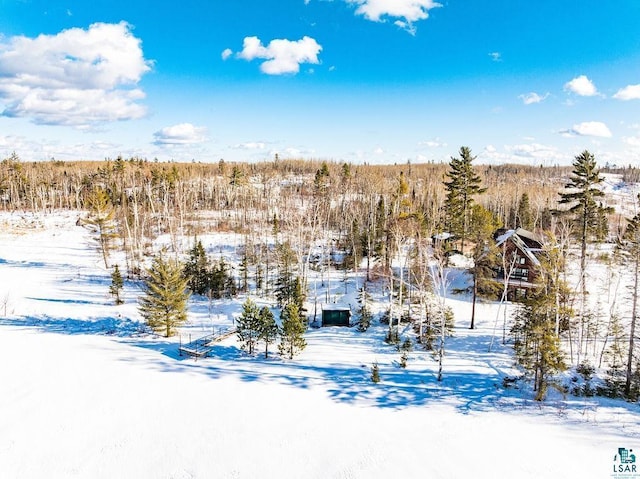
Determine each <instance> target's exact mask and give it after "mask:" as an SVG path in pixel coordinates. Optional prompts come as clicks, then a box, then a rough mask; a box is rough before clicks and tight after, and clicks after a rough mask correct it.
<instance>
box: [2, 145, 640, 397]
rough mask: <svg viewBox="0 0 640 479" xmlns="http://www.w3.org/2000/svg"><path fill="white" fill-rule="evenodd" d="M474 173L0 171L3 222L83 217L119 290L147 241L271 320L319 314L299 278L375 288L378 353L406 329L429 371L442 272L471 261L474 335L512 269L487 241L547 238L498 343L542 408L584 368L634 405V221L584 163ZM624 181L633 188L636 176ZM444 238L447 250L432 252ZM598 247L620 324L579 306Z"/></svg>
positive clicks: (438, 337)
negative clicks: (306, 311) (164, 246)
mask: <svg viewBox="0 0 640 479" xmlns="http://www.w3.org/2000/svg"><path fill="white" fill-rule="evenodd" d="M473 161H475V157H473V155H472V152H471V150H470V149H469V148H467V147H462V148H460V150H459V152H458V154H457V155H456V156H452V157H451V160H450V162H449V163H447V164H434V163H425V164H411V163H406V164H402V165H385V166H379V165H367V164H364V165H352V164H349V163H340V162H326V161H325V162H322V161H303V160H281V159H279V158H275V159H274V160H273V161H266V162H262V163H256V164H243V163H227V162H225V161H223V160H220V161H219V162H217V163H213V164H210V163H195V162H194V163H190V164H178V163H158V162H155V161H147V160H144V159H139V158H130V159H123V158H120V157H119V158H116V159H115V160H105V161H103V162H58V161H51V162H45V163H38V164H35V163H28V162H23V161H21V160H20V159H19V157H18V156H17V155H15V154H14V155H12V156H11V157H9V158H6V159H4V160H3V161H2V162H0V208H1V209H4V210H8V211H24V210H30V211H38V212H43V211H51V210H53V209H69V210H80V211H84V212H85V213H84V214H83V215H82V217H81V218H80V219H79V223H80V224H82V225H83V226H85V227H87V228H89V229H91V231H93V233H94V234H93V236H94V238H95V244H96V248H97V249H98V250H99V251H100V254H101V257H102V259H103V263H104V266H105V268H109V269H111V270H112V271H113V273H112V274H116V270H115V269H114V268H115V267H116V266H118V265H112V264H111V261H110V253H111V252H112V251H113V250H114V249H116V248H117V249H120V250H121V251H122V252H123V253H124V258H125V263H126V264H125V265H124V268H123V269H122V272H123V273H124V274H125V275H126V276H127V277H129V278H141V277H142V278H144V279H145V280H150V279H151V278H153V268H154V266H152V267H151V269H148V268H145V264H147V259H148V258H150V257H153V258H154V262H155V261H156V260H158V258H157V257H156V256H157V255H156V253H155V252H154V251H152V248H151V245H152V241H153V240H154V239H155V238H156V237H157V236H158V235H160V234H168V235H169V238H170V239H171V245H170V248H169V251H168V252H166V253H165V256H164V257H163V259H162V261H165V262H167V261H174V259H175V261H176V263H177V264H176V268H177V269H179V270H180V275H178V276H179V277H180V281H183V282H184V288H185V289H184V290H185V291H190V292H193V293H194V294H200V295H204V296H210V297H212V298H221V297H229V296H234V295H236V294H238V293H239V292H243V293H252V294H256V295H259V296H263V297H265V298H267V297H271V296H274V297H275V298H277V301H278V304H279V306H280V308H281V309H282V311H283V312H284V310H285V309H287V307H288V306H289V305H295V307H296V308H297V310H298V314H300V311H301V309H302V308H303V304H304V301H305V299H307V297H309V299H311V300H313V301H314V302H317V301H318V298H317V297H316V296H315V295H317V293H315V292H314V291H313V289H312V288H311V286H310V284H309V274H310V271H316V272H318V273H319V274H320V275H323V276H322V281H323V282H324V281H327V282H329V281H330V276H329V275H328V274H326V277H325V273H326V272H327V271H329V270H330V269H331V268H341V269H343V270H344V271H345V274H346V272H352V273H361V274H362V275H363V277H364V278H365V282H364V287H365V289H366V285H367V284H371V283H372V282H374V281H383V282H384V283H385V284H386V285H387V290H388V292H389V294H388V311H387V313H386V314H385V321H386V322H387V323H388V328H389V331H388V339H389V340H390V341H400V339H401V338H400V337H399V331H401V330H403V329H402V328H401V325H402V324H403V323H405V324H408V323H412V324H413V325H414V328H415V330H416V336H417V340H418V342H420V343H422V344H424V345H425V347H428V348H433V349H434V351H436V355H437V357H439V361H440V362H442V358H443V357H444V345H445V341H446V337H447V335H448V334H449V331H450V330H451V322H452V317H451V314H450V311H448V309H447V307H446V301H443V300H442V299H441V298H442V297H443V294H446V291H447V286H448V277H447V267H448V259H449V258H450V256H451V255H452V254H455V253H456V252H460V253H463V254H464V255H466V256H467V257H469V258H470V259H471V260H472V261H471V263H472V266H471V267H470V268H469V274H470V275H471V278H472V281H471V287H470V291H469V292H470V293H471V297H472V303H473V306H474V307H473V309H472V314H471V318H470V323H469V327H471V328H474V327H475V319H476V318H475V303H476V300H477V298H481V297H491V298H496V297H502V299H503V301H505V302H506V298H505V297H504V296H505V295H504V294H503V293H504V292H505V290H506V285H505V284H504V283H502V284H501V283H500V281H498V280H497V279H496V276H495V272H496V269H497V268H498V267H499V264H500V263H501V262H502V263H503V269H504V270H508V269H509V268H508V266H509V264H508V261H507V258H505V257H504V255H501V251H499V249H498V248H497V247H496V246H495V241H494V237H493V234H494V232H495V230H496V229H497V228H499V227H503V228H517V227H523V228H525V229H528V230H531V231H536V232H537V233H539V235H540V236H542V237H544V238H545V245H544V250H545V254H544V255H543V261H542V265H541V269H542V274H540V275H539V280H538V281H539V283H540V284H539V285H538V287H537V288H536V289H535V291H534V293H533V294H531V295H530V297H528V298H527V299H526V300H525V301H524V303H523V305H522V306H521V307H517V308H512V310H513V311H515V314H514V316H513V321H509V323H510V324H512V326H513V327H512V328H508V327H507V320H506V319H505V321H504V325H503V332H504V334H503V338H504V340H505V341H507V340H510V341H512V342H513V344H514V348H515V351H516V358H517V360H518V361H519V363H520V364H521V366H522V367H523V368H524V370H525V371H527V373H528V374H531V376H532V378H533V381H534V384H535V387H536V391H537V392H538V395H539V397H540V398H542V397H544V393H545V391H546V388H547V385H548V384H547V382H548V381H549V380H550V378H551V377H552V376H553V374H554V373H555V372H556V371H558V370H560V369H562V368H564V367H565V366H566V365H567V364H574V365H580V364H582V363H584V362H585V361H590V362H591V364H593V365H595V366H601V365H603V364H606V365H608V367H609V372H610V374H609V379H610V383H609V386H610V387H609V389H608V390H607V393H608V394H611V395H617V394H620V395H624V396H625V397H629V398H632V397H636V396H637V394H638V392H637V390H638V379H637V376H638V364H637V356H636V351H635V349H636V344H635V342H634V339H635V338H634V336H635V334H636V332H635V318H636V314H637V308H636V302H637V279H636V278H637V272H638V267H639V266H638V264H637V263H636V260H637V259H638V252H637V251H636V249H634V248H637V242H636V238H635V236H634V235H636V233H635V231H637V228H636V227H634V221H638V218H635V217H629V218H627V216H626V215H625V211H614V210H613V209H612V208H611V207H610V205H609V204H608V203H607V198H606V197H605V196H604V195H603V192H602V190H601V188H600V184H601V182H602V176H601V173H600V170H599V168H598V167H597V163H596V160H595V158H594V156H593V155H592V154H591V153H589V152H588V151H585V152H582V153H581V154H579V155H577V156H576V158H575V160H574V163H573V165H572V167H570V168H569V167H557V166H555V167H529V166H522V165H499V166H495V165H487V166H475V165H473ZM622 174H623V175H624V177H625V178H633V177H634V175H635V170H634V168H631V167H629V168H626V169H623V170H622ZM629 216H631V215H629ZM210 231H233V232H235V233H237V234H239V235H241V236H242V238H243V244H242V246H241V247H240V248H239V250H238V252H237V253H238V257H239V258H240V261H239V263H238V264H237V265H233V266H234V267H235V270H234V269H232V265H230V264H228V263H227V262H226V261H225V260H224V259H223V258H222V257H221V258H219V259H217V260H213V259H211V258H209V257H207V255H206V254H205V252H204V248H203V247H202V244H201V243H199V242H198V241H197V237H198V235H199V234H204V233H207V232H210ZM445 232H446V233H449V234H451V235H454V236H455V238H457V240H456V241H453V242H452V241H440V240H437V239H434V238H437V237H438V235H440V234H442V233H445ZM184 237H187V238H194V241H193V243H192V244H191V246H190V247H189V248H191V249H188V250H185V248H184V247H183V246H182V244H181V240H180V238H184ZM603 244H608V245H614V247H613V248H612V249H611V250H610V251H607V252H605V253H602V254H601V255H600V256H599V257H597V258H595V260H596V262H598V263H599V264H603V265H605V266H606V268H607V272H608V273H607V274H608V275H609V276H610V280H609V283H608V284H609V286H608V287H609V291H613V289H612V288H615V285H616V284H620V278H621V277H622V276H625V275H627V276H628V277H629V278H630V284H631V285H632V287H631V293H630V298H631V304H632V311H630V312H627V311H626V310H625V309H624V308H621V307H620V302H616V300H615V296H616V295H615V294H613V299H612V300H610V301H609V302H608V303H607V304H608V307H607V308H608V309H606V310H604V309H603V307H600V306H598V305H594V302H593V301H592V300H591V298H592V297H593V296H594V293H593V292H592V290H591V288H589V287H588V277H587V275H588V271H589V267H590V265H591V264H593V263H594V256H595V255H594V253H593V252H594V251H599V248H600V246H601V245H603ZM637 250H640V248H637ZM169 256H171V257H172V259H170V258H169ZM185 257H186V259H184V261H183V262H180V261H178V259H179V258H180V259H182V258H185ZM573 257H575V258H577V261H576V264H578V265H579V266H578V272H577V278H578V281H577V283H576V284H571V283H570V278H571V274H570V272H569V273H568V272H567V265H568V263H570V262H571V261H572V258H573ZM336 258H340V259H339V260H338V259H336ZM623 258H624V259H623ZM154 264H155V263H154ZM634 265H635V266H634ZM155 267H156V268H158V267H159V265H156V266H155ZM120 274H121V270H120V269H118V270H117V275H120ZM117 275H116V279H117ZM176 281H177V279H176ZM116 284H117V281H116ZM176 284H178V285H179V286H180V285H182V283H176ZM180 287H181V286H180ZM178 289H180V288H178ZM114 291H118V287H117V286H116V287H115V289H114ZM147 294H151V293H150V292H148V293H147ZM610 295H611V294H610ZM362 298H363V299H362V301H361V304H360V308H359V317H360V318H361V319H362V322H361V329H363V330H366V328H367V326H368V323H370V321H371V317H370V314H369V313H367V305H366V291H363V292H362ZM178 299H179V298H176V300H178ZM143 304H144V303H143ZM141 307H143V306H141ZM144 307H147V308H149V309H151V305H150V304H147V305H146V306H144ZM291 308H293V306H291V307H290V308H289V309H291ZM505 311H506V306H505ZM254 313H255V311H253V309H251V311H249V312H247V315H248V316H249V317H251V318H253V316H255V314H254ZM258 313H260V311H258ZM291 313H292V311H289V313H287V314H291ZM243 314H244V313H243ZM265 314H266V313H265ZM258 316H259V314H258ZM293 316H295V314H293ZM178 319H180V318H178ZM254 319H255V318H254ZM254 319H252V320H251V321H249V323H251V324H253V323H252V321H254ZM256 321H257V320H256ZM151 322H153V321H151ZM178 323H179V321H178ZM255 324H257V322H256V323H255ZM282 324H284V320H283V321H282ZM172 327H174V326H171V327H169V329H166V330H165V333H167V334H170V333H172V332H173V330H172ZM248 331H250V332H249V333H247V334H248V336H247V337H248V338H249V339H248V341H249V342H248V343H247V345H246V348H247V350H248V351H249V352H251V353H252V352H253V348H254V346H255V343H254V342H252V341H253V338H260V331H259V328H258V329H255V328H254V326H250V327H249V330H248ZM242 341H245V340H244V339H242ZM256 341H258V339H256ZM269 344H270V343H268V342H267V345H266V346H267V348H268V345H269Z"/></svg>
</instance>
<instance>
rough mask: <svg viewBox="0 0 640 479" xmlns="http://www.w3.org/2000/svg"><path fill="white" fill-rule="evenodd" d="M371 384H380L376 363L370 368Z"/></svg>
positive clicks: (378, 369)
mask: <svg viewBox="0 0 640 479" xmlns="http://www.w3.org/2000/svg"><path fill="white" fill-rule="evenodd" d="M371 382H373V383H375V384H378V383H379V382H380V368H379V367H378V363H377V362H376V363H373V366H371Z"/></svg>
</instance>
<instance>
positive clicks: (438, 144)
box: [418, 138, 447, 148]
mask: <svg viewBox="0 0 640 479" xmlns="http://www.w3.org/2000/svg"><path fill="white" fill-rule="evenodd" d="M418 145H419V146H427V147H429V148H441V147H445V146H447V144H446V143H444V142H442V141H440V138H434V139H433V140H427V141H421V142H420V143H418Z"/></svg>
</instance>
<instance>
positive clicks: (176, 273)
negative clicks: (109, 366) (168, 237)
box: [138, 255, 189, 337]
mask: <svg viewBox="0 0 640 479" xmlns="http://www.w3.org/2000/svg"><path fill="white" fill-rule="evenodd" d="M147 275H148V278H147V280H146V282H145V291H144V295H143V296H142V297H141V298H140V305H139V307H138V310H139V311H140V314H141V315H142V317H143V318H144V319H145V320H146V322H147V325H149V327H151V329H153V330H154V331H155V332H157V333H163V334H164V335H165V337H169V336H172V335H174V334H175V332H176V328H177V327H178V326H180V325H181V324H183V323H185V322H186V321H187V301H188V299H189V292H188V289H187V280H186V279H185V278H184V277H183V275H182V267H181V266H180V264H178V262H176V261H171V260H165V259H164V258H163V257H162V255H158V256H156V257H155V258H154V260H153V263H152V265H151V268H150V269H149V270H148V271H147Z"/></svg>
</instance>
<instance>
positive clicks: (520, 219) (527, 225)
mask: <svg viewBox="0 0 640 479" xmlns="http://www.w3.org/2000/svg"><path fill="white" fill-rule="evenodd" d="M516 228H524V229H526V230H531V229H533V214H532V213H531V205H530V204H529V195H528V194H527V193H526V192H525V193H522V196H520V201H518V211H517V212H516Z"/></svg>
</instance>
